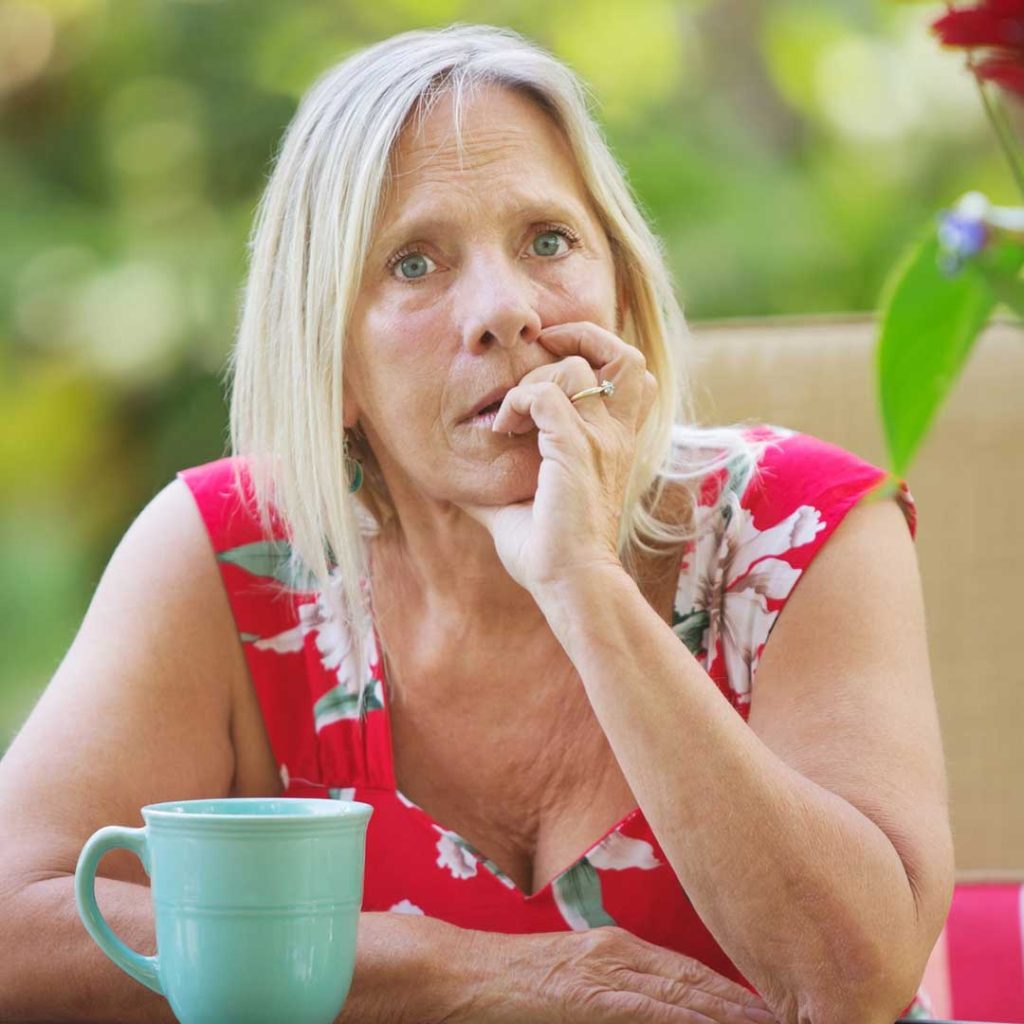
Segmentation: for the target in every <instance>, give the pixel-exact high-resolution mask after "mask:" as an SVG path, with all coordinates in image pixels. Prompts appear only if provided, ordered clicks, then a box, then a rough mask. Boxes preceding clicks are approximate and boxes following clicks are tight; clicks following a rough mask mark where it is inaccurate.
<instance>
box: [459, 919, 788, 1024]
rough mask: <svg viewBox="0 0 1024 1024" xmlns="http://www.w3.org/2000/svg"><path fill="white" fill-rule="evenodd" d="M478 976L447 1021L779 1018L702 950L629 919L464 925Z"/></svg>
mask: <svg viewBox="0 0 1024 1024" xmlns="http://www.w3.org/2000/svg"><path fill="white" fill-rule="evenodd" d="M464 945H465V948H464V949H463V950H462V951H461V954H462V955H461V956H460V957H458V959H457V960H456V962H459V961H461V960H462V959H463V958H468V959H472V960H473V961H475V963H476V965H477V966H476V969H475V970H474V976H475V979H476V981H475V984H473V985H472V986H468V987H466V986H463V987H462V988H461V990H460V991H458V992H452V993H451V997H450V1004H449V1006H448V1007H447V1012H446V1014H445V1016H444V1017H443V1020H444V1021H445V1024H522V1022H523V1021H530V1022H531V1024H750V1022H751V1021H759V1022H763V1024H775V1022H776V1018H775V1017H774V1016H773V1014H772V1013H771V1012H770V1011H769V1010H768V1008H767V1006H765V1004H764V1002H763V1001H762V1000H761V999H759V998H758V997H757V996H755V995H754V994H753V993H752V992H750V991H749V990H748V989H745V988H743V986H742V985H737V984H736V983H735V982H732V981H730V980H729V979H728V978H723V977H722V976H721V975H720V974H716V973H715V972H714V971H712V970H711V969H710V968H708V967H706V966H705V965H704V964H702V963H701V962H700V961H698V960H694V959H692V958H690V957H686V956H683V955H681V954H680V953H676V952H674V951H672V950H669V949H663V948H662V947H661V946H656V945H654V944H653V943H650V942H646V941H645V940H644V939H640V938H637V936H635V935H633V934H632V933H631V932H629V931H627V930H626V929H624V928H615V927H602V928H593V929H590V930H589V931H582V932H546V933H543V934H532V935H499V934H494V933H482V932H474V931H467V932H465V933H464Z"/></svg>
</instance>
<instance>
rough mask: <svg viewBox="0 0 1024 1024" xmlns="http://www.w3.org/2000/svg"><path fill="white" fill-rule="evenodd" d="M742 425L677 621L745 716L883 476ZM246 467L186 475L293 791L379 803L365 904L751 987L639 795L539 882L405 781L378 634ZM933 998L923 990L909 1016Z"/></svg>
mask: <svg viewBox="0 0 1024 1024" xmlns="http://www.w3.org/2000/svg"><path fill="white" fill-rule="evenodd" d="M745 432H746V434H747V436H748V438H750V439H752V440H754V441H756V442H758V444H759V447H760V454H759V456H758V461H757V465H756V468H755V469H754V471H753V472H751V470H750V467H749V466H748V467H747V469H746V470H744V469H743V467H742V466H739V465H736V466H735V467H733V466H730V467H728V468H726V469H724V470H719V471H717V472H715V473H712V474H709V475H708V477H707V478H706V479H705V480H703V481H702V482H701V497H700V504H699V507H698V509H697V521H698V525H699V526H700V527H701V535H700V536H699V537H698V539H697V540H696V541H692V542H690V543H689V544H687V545H686V547H685V548H684V549H683V556H682V559H681V562H680V572H679V581H678V586H677V590H676V595H675V600H674V612H673V625H672V628H673V630H674V632H675V633H676V634H677V635H678V637H679V639H680V641H681V642H682V643H684V644H686V646H687V647H688V648H689V650H690V651H691V652H692V653H693V655H694V656H695V657H696V658H697V659H698V661H699V662H700V664H701V665H702V666H703V667H704V668H705V670H706V671H707V673H708V674H709V676H710V677H711V679H712V680H713V681H714V684H715V685H716V686H717V687H718V688H719V690H720V691H721V692H722V693H723V694H724V695H725V697H726V698H727V699H728V700H729V701H730V703H731V704H732V706H733V707H734V708H735V710H736V713H737V714H739V715H740V716H741V717H743V719H744V720H746V718H747V715H748V711H749V705H750V695H751V689H752V686H753V684H754V678H755V675H756V672H757V666H758V662H759V660H760V657H761V654H762V651H763V649H764V645H765V642H766V641H767V640H768V637H769V635H770V633H771V630H772V627H773V625H774V623H775V622H776V620H777V618H778V615H779V612H780V611H781V610H782V608H783V607H784V606H785V603H786V600H787V599H788V597H789V595H790V594H791V593H792V592H793V590H794V588H795V586H796V585H797V583H798V582H799V579H800V576H801V574H802V572H803V570H804V569H805V568H806V567H807V566H808V565H809V564H810V562H811V561H812V559H813V558H814V556H815V554H817V552H818V551H819V550H820V549H821V548H822V546H823V545H824V544H825V543H826V542H827V541H828V538H829V537H830V536H831V535H832V533H833V531H834V530H835V529H836V527H837V526H838V525H839V523H840V522H841V521H842V519H843V517H844V516H845V515H846V513H847V512H848V511H849V510H850V509H851V508H853V507H854V505H856V504H857V503H858V501H860V500H861V499H862V498H864V497H865V496H867V495H868V494H869V493H870V492H872V491H873V490H874V489H875V488H876V487H877V486H878V485H879V484H880V483H881V482H883V480H884V478H885V477H886V473H885V471H884V470H883V469H881V468H879V467H877V466H875V465H872V464H871V463H869V462H866V461H864V460H863V459H861V458H859V457H858V456H856V455H854V454H853V453H851V452H849V451H846V450H845V449H842V448H839V447H837V446H835V445H833V444H830V443H828V442H826V441H823V440H820V439H818V438H816V437H814V436H812V435H809V434H804V433H798V432H796V431H793V430H790V429H788V428H786V427H781V426H777V425H773V424H758V425H756V426H750V427H747V428H745ZM232 462H233V459H232V458H223V459H219V460H217V461H214V462H209V463H206V464H204V465H199V466H194V467H192V468H189V469H183V470H181V471H179V472H178V474H177V475H178V476H179V477H180V478H181V479H182V480H183V481H184V482H185V484H186V485H187V486H188V488H189V489H190V491H191V493H192V495H193V497H194V499H195V502H196V505H197V507H198V509H199V512H200V514H201V516H202V519H203V522H204V524H205V526H206V529H207V532H208V534H209V537H210V541H211V543H212V546H213V550H214V552H215V553H216V558H217V562H218V565H219V568H220V572H221V578H222V581H223V584H224V587H225V590H226V592H227V596H228V600H229V602H230V605H231V610H232V613H233V615H234V620H235V624H236V626H237V629H238V633H239V636H240V638H241V641H242V645H243V649H244V652H245V657H246V661H247V664H248V669H249V674H250V678H251V682H252V685H253V687H254V689H255V693H256V696H257V697H258V700H259V705H260V708H261V711H262V715H263V721H264V724H265V726H266V729H267V734H268V737H269V741H270V745H271V749H272V751H273V754H274V757H275V759H276V761H277V764H278V766H279V770H280V775H281V780H282V783H283V785H284V795H286V796H296V797H298V796H301V797H322V798H328V799H341V800H359V801H362V802H364V803H368V804H370V805H372V806H373V808H374V813H373V814H372V816H371V818H370V822H369V825H368V829H367V838H366V861H365V877H364V894H363V906H362V909H363V910H364V911H391V912H394V913H403V914H426V915H429V916H431V917H436V918H440V919H443V920H445V921H448V922H449V923H451V924H454V925H457V926H459V927H464V928H475V929H480V930H484V931H492V932H504V933H528V932H549V931H560V930H568V929H574V930H579V929H586V928H595V927H599V926H601V925H617V926H619V927H622V928H626V929H628V930H629V931H631V932H633V933H634V934H636V935H637V936H640V937H642V938H644V939H646V940H647V941H649V942H653V943H656V944H658V945H660V946H664V947H666V948H669V949H674V950H676V951H678V952H680V953H683V954H685V955H687V956H690V957H693V958H695V959H697V960H700V961H702V962H703V963H705V964H707V965H708V966H709V967H710V968H712V969H713V970H715V971H717V972H718V973H720V974H722V975H724V976H726V977H728V978H731V979H733V980H734V981H736V982H738V983H739V984H742V985H744V986H746V987H747V988H749V989H751V990H752V991H754V988H753V986H752V985H751V984H750V982H748V981H747V980H746V979H745V978H744V977H743V976H742V975H741V974H740V973H739V971H738V970H737V968H736V967H735V965H734V964H733V963H732V962H731V961H730V960H729V958H728V957H727V956H726V954H725V953H724V952H723V950H722V949H721V947H720V946H719V945H718V943H717V942H716V941H715V939H714V937H713V936H712V935H711V933H710V932H709V931H708V929H707V928H706V927H705V926H704V924H703V922H702V921H701V919H700V918H699V917H698V915H697V913H696V911H695V910H694V908H693V906H692V905H691V903H690V901H689V900H688V899H687V896H686V893H685V891H684V890H683V888H682V886H681V885H680V884H679V882H678V880H677V878H676V876H675V873H674V872H673V870H672V868H671V867H670V866H669V863H668V859H667V858H666V856H665V854H664V852H663V851H662V849H661V848H660V846H659V845H658V840H657V839H656V838H655V836H654V834H653V832H652V831H651V828H650V826H649V825H648V823H647V821H646V820H645V818H644V813H643V811H642V809H641V808H639V807H637V808H634V809H633V810H632V811H630V813H628V814H627V815H626V816H625V817H624V818H623V819H622V820H621V821H619V822H616V823H615V824H614V825H613V826H612V827H611V828H610V829H609V830H608V831H607V832H606V833H605V834H604V835H603V836H598V837H595V842H594V843H593V844H592V845H591V846H590V847H589V848H588V849H586V850H581V851H580V856H579V858H578V859H577V860H576V861H574V862H573V863H572V864H568V865H566V866H565V868H564V869H562V870H561V871H560V872H559V873H558V874H557V875H556V876H555V877H554V878H552V879H551V880H550V881H549V882H547V884H545V885H544V886H543V888H541V889H539V890H538V891H537V892H535V893H532V894H527V893H524V892H523V891H522V890H520V889H519V888H518V887H517V886H516V884H515V883H514V882H513V881H512V880H511V879H510V878H508V877H507V876H506V875H505V874H504V873H503V872H502V871H501V870H500V869H499V868H498V866H497V865H496V864H494V863H493V862H492V861H490V860H489V859H488V858H487V855H486V851H482V850H478V849H475V848H474V847H473V846H472V845H471V844H470V843H468V842H467V841H466V840H465V839H463V838H462V837H461V836H459V835H458V834H457V833H455V832H454V831H452V830H451V829H449V828H446V827H445V824H444V823H443V822H440V821H436V820H434V818H432V817H431V815H430V813H429V812H428V811H426V810H424V809H423V808H421V807H418V806H417V805H416V804H415V803H413V802H412V801H411V800H410V799H408V798H407V797H406V796H405V795H404V794H403V793H402V792H400V791H399V790H398V788H397V785H396V781H395V774H394V767H393V765H394V761H393V756H392V736H391V730H390V727H389V713H388V685H387V680H386V678H385V674H384V672H383V665H382V663H381V659H380V656H379V650H380V646H379V641H378V638H377V632H376V629H375V628H374V629H373V630H372V636H370V637H368V640H369V643H368V645H367V649H368V650H369V652H370V654H369V656H368V662H369V663H368V664H366V665H363V666H355V665H353V664H352V661H353V658H352V657H351V655H350V646H351V641H350V638H349V637H348V636H347V634H346V630H345V628H344V626H343V625H342V624H340V623H339V622H338V620H337V618H336V617H334V616H332V615H331V614H330V612H329V610H328V608H327V607H326V605H325V603H324V602H322V601H321V600H320V595H318V594H317V593H315V592H307V591H302V590H301V589H297V587H298V584H297V582H296V581H295V580H294V579H286V578H285V577H284V576H283V575H282V566H283V565H284V563H285V558H286V556H287V553H288V548H287V543H286V541H285V540H284V539H283V538H284V534H283V531H282V532H281V533H280V534H275V535H273V536H269V537H268V536H266V535H265V534H263V533H262V531H261V530H260V527H259V523H258V521H257V520H256V518H255V517H254V516H253V515H252V514H251V513H250V512H249V511H247V509H246V508H245V506H244V505H243V504H242V503H241V502H240V501H239V497H238V494H237V492H236V491H235V488H234V481H233V474H232ZM241 468H243V471H244V465H243V466H242V467H241ZM892 496H893V497H895V498H896V500H897V501H898V503H899V505H900V508H901V509H902V511H903V513H904V515H905V517H906V521H907V525H908V527H909V529H910V532H911V536H912V537H913V536H916V528H917V516H916V506H915V503H914V499H913V497H912V496H911V493H910V490H909V488H908V486H907V484H906V482H905V481H903V480H897V481H895V489H894V491H893V495H892ZM282 583H284V584H285V585H286V586H287V587H288V588H289V590H288V592H287V594H283V593H282V586H281V584H282ZM365 584H366V581H364V585H365ZM284 596H287V597H289V598H290V599H287V600H286V599H283V597H284ZM360 686H362V687H363V688H364V691H365V693H364V698H363V699H364V703H365V711H364V716H365V717H364V719H363V722H362V724H361V723H360V721H359V718H358V712H357V700H358V690H359V687H360ZM765 881H766V884H768V883H770V880H768V879H766V880H765ZM929 1011H930V1005H929V1001H928V998H927V996H926V994H925V993H924V992H923V991H919V992H918V995H917V997H916V998H915V1000H914V1002H913V1003H912V1004H911V1006H910V1007H908V1008H907V1009H906V1011H905V1015H907V1014H909V1015H912V1016H915V1015H921V1016H925V1015H927V1014H928V1012H929Z"/></svg>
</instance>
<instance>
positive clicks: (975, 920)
mask: <svg viewBox="0 0 1024 1024" xmlns="http://www.w3.org/2000/svg"><path fill="white" fill-rule="evenodd" d="M1022 917H1024V885H1021V884H1020V883H973V884H969V883H963V884H960V885H957V887H956V889H955V890H954V894H953V905H952V907H951V908H950V912H949V917H948V919H947V921H946V929H945V933H944V936H945V943H946V957H947V960H948V969H949V994H950V1000H951V1003H952V1006H951V1010H952V1013H953V1016H954V1017H955V1018H956V1019H958V1020H981V1021H1000V1022H1003V1021H1007V1022H1013V1024H1024V940H1022V935H1021V932H1022V924H1024V921H1022Z"/></svg>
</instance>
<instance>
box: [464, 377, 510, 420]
mask: <svg viewBox="0 0 1024 1024" xmlns="http://www.w3.org/2000/svg"><path fill="white" fill-rule="evenodd" d="M511 390H512V388H511V385H510V386H508V387H498V388H493V389H492V390H491V391H489V392H488V393H487V394H486V395H482V396H481V398H480V401H479V402H477V403H476V405H475V406H473V408H472V410H471V411H470V412H469V413H468V414H467V415H466V416H464V417H463V419H462V422H463V423H471V422H472V421H473V420H475V419H478V418H480V417H481V416H486V417H490V418H491V419H493V418H494V414H495V413H496V412H497V411H498V409H500V408H501V403H502V401H503V400H504V398H505V396H506V395H507V394H508V393H509V391H511Z"/></svg>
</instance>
